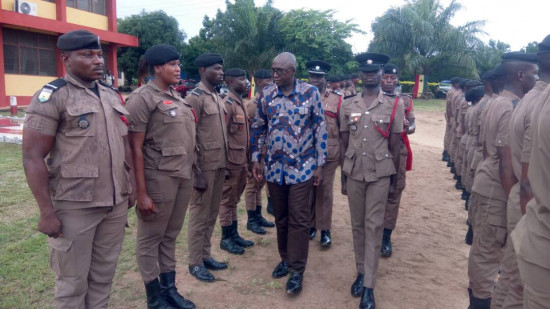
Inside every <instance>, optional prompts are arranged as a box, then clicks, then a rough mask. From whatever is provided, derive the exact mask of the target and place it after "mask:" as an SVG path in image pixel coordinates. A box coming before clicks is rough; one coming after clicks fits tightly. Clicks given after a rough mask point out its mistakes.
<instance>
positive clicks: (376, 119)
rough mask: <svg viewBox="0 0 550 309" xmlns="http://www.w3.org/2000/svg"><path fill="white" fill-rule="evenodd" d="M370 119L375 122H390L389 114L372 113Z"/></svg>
mask: <svg viewBox="0 0 550 309" xmlns="http://www.w3.org/2000/svg"><path fill="white" fill-rule="evenodd" d="M372 121H374V122H375V123H390V115H372Z"/></svg>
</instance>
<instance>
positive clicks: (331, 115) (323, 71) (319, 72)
mask: <svg viewBox="0 0 550 309" xmlns="http://www.w3.org/2000/svg"><path fill="white" fill-rule="evenodd" d="M306 68H307V71H308V73H309V83H310V84H312V85H313V86H315V87H317V89H319V93H320V94H321V101H322V104H323V110H324V112H325V122H326V125H327V132H328V138H327V144H328V145H329V146H328V151H327V157H326V163H325V166H324V167H323V170H322V173H323V182H322V183H321V185H320V186H318V187H315V188H314V194H313V197H314V199H313V202H312V205H311V206H312V207H311V227H310V231H309V239H310V240H312V239H313V238H315V235H316V233H317V229H319V230H321V239H320V243H321V246H322V247H325V248H328V247H330V245H331V244H332V236H331V233H330V230H331V226H332V206H333V200H334V195H333V189H334V188H333V187H334V176H335V174H336V168H337V167H338V165H339V161H340V146H339V144H340V142H339V136H340V128H339V125H338V112H339V111H340V106H341V104H342V95H340V94H339V93H337V92H336V91H333V90H330V89H327V87H326V75H327V73H328V72H329V71H330V69H331V66H330V64H328V63H327V62H325V61H321V60H313V61H308V62H306Z"/></svg>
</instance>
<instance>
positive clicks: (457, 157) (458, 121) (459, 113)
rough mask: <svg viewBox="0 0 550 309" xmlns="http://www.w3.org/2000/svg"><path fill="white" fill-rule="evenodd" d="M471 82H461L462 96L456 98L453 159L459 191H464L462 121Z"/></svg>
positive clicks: (456, 185)
mask: <svg viewBox="0 0 550 309" xmlns="http://www.w3.org/2000/svg"><path fill="white" fill-rule="evenodd" d="M468 82H470V81H469V80H466V79H465V80H463V81H461V82H460V94H459V95H458V96H457V97H456V98H455V111H454V114H453V116H454V130H455V135H454V137H455V138H454V140H453V141H454V142H453V154H452V155H453V158H454V168H453V170H454V174H455V177H454V178H455V179H456V184H455V188H456V189H457V190H462V189H463V188H464V187H463V186H462V154H461V152H460V148H461V147H460V145H461V143H460V141H461V139H462V136H463V135H464V132H463V130H462V123H463V122H462V120H463V118H464V114H465V113H466V108H467V107H468V102H466V100H465V99H464V94H465V93H466V89H467V87H466V84H467V83H468Z"/></svg>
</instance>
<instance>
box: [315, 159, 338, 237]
mask: <svg viewBox="0 0 550 309" xmlns="http://www.w3.org/2000/svg"><path fill="white" fill-rule="evenodd" d="M338 165H339V162H338V161H329V162H327V163H326V165H325V166H324V167H323V172H322V173H323V181H322V182H321V185H320V186H319V187H315V188H314V189H313V191H314V194H313V202H312V203H311V206H312V207H311V227H313V228H316V229H318V230H330V229H331V227H332V205H333V201H334V175H335V174H336V168H338Z"/></svg>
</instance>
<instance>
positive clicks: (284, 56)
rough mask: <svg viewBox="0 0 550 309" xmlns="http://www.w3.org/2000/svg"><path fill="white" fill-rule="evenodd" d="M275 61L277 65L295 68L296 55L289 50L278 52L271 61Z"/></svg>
mask: <svg viewBox="0 0 550 309" xmlns="http://www.w3.org/2000/svg"><path fill="white" fill-rule="evenodd" d="M275 62H277V64H278V65H283V66H284V67H285V68H290V67H292V68H296V65H297V63H296V56H294V54H292V53H289V52H284V53H280V54H278V55H277V56H276V57H275V58H274V59H273V63H275Z"/></svg>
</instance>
